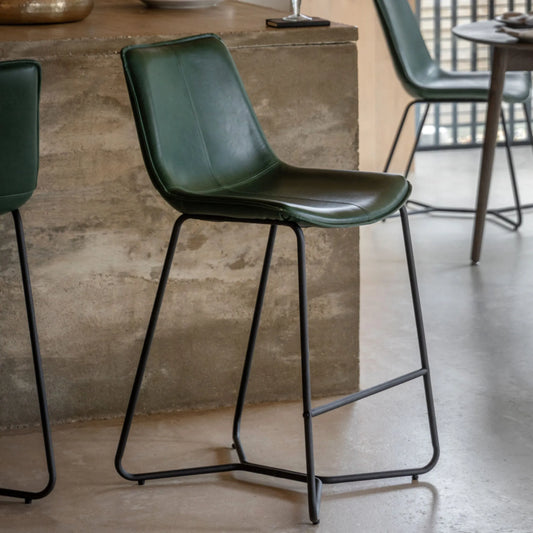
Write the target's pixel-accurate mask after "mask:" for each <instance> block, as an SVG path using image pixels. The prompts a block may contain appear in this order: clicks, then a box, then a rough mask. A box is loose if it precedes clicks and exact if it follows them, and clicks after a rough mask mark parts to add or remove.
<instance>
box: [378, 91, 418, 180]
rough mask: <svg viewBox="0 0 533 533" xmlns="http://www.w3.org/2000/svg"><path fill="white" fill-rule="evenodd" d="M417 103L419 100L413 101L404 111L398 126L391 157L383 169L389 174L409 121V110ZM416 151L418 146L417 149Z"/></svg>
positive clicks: (390, 153)
mask: <svg viewBox="0 0 533 533" xmlns="http://www.w3.org/2000/svg"><path fill="white" fill-rule="evenodd" d="M416 103H417V100H413V101H412V102H410V103H409V104H407V106H406V107H405V109H404V110H403V115H402V118H401V119H400V124H399V125H398V129H397V130H396V134H395V135H394V141H393V142H392V146H391V149H390V152H389V155H388V157H387V162H386V163H385V167H384V168H383V172H388V170H389V167H390V164H391V163H392V158H393V157H394V152H396V147H397V146H398V142H399V141H400V136H401V134H402V130H403V127H404V125H405V121H406V120H407V115H408V114H409V110H410V109H411V107H412V106H413V105H415V104H416ZM414 148H415V149H416V144H415V147H414Z"/></svg>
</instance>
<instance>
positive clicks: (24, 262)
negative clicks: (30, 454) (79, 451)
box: [0, 209, 56, 503]
mask: <svg viewBox="0 0 533 533" xmlns="http://www.w3.org/2000/svg"><path fill="white" fill-rule="evenodd" d="M12 215H13V222H14V224H15V232H16V236H17V247H18V254H19V262H20V271H21V275H22V285H23V287H24V300H25V304H26V314H27V317H28V328H29V332H30V340H31V350H32V357H33V368H34V372H35V382H36V385H37V397H38V400H39V413H40V418H41V429H42V432H43V440H44V448H45V453H46V465H47V469H48V483H47V484H46V486H45V488H44V489H43V490H41V491H39V492H30V491H23V490H14V489H6V488H0V494H1V495H3V496H12V497H15V498H24V500H25V502H26V503H30V502H31V501H32V500H35V499H38V498H44V497H45V496H47V495H48V494H50V492H51V491H52V489H53V488H54V485H55V481H56V470H55V464H54V452H53V448H52V436H51V430H50V418H49V415H48V407H47V402H46V391H45V386H44V376H43V369H42V363H41V353H40V348H39V337H38V334H37V323H36V320H35V309H34V306H33V296H32V290H31V283H30V272H29V268H28V257H27V254H26V244H25V242H24V228H23V225H22V219H21V217H20V213H19V211H18V209H16V210H15V211H12Z"/></svg>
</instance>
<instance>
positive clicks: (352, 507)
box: [0, 149, 533, 533]
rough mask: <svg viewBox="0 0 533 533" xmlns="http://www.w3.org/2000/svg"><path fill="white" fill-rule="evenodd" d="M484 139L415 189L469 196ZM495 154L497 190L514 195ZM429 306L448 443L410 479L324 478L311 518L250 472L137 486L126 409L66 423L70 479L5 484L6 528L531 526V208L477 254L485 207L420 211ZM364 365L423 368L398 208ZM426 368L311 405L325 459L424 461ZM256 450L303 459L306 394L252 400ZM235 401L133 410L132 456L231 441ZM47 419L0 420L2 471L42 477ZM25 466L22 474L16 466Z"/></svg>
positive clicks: (490, 236)
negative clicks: (476, 215)
mask: <svg viewBox="0 0 533 533" xmlns="http://www.w3.org/2000/svg"><path fill="white" fill-rule="evenodd" d="M515 156H516V160H517V163H518V166H519V179H520V180H521V183H522V184H523V190H524V200H525V201H533V175H532V174H531V172H530V171H528V169H531V168H532V167H533V157H532V155H531V152H530V151H529V150H528V149H517V150H515ZM478 160H479V153H478V152H475V151H464V152H438V153H423V154H421V155H419V156H418V157H417V172H416V176H415V177H414V179H413V182H414V185H415V196H416V197H417V198H421V199H429V200H433V199H438V200H439V201H440V202H442V203H455V204H462V205H466V206H468V205H472V203H473V201H474V194H475V181H476V179H475V178H476V176H477V165H478ZM504 168H505V167H502V160H501V154H498V160H497V168H496V173H497V176H496V178H497V179H496V183H495V187H494V195H493V198H494V201H493V203H498V204H500V203H505V202H506V201H507V200H506V198H507V183H506V181H505V179H504V177H505V175H506V174H505V170H504ZM411 229H412V234H413V240H414V246H415V254H416V257H417V265H418V274H419V282H420V292H421V298H422V303H423V306H424V314H425V322H426V329H427V337H428V347H429V353H430V358H431V364H432V375H433V382H434V394H435V398H436V408H437V416H438V422H439V432H440V442H441V459H440V462H439V463H438V464H437V466H436V467H435V469H434V470H432V471H431V472H430V473H428V474H426V475H424V476H421V477H420V480H419V481H418V482H414V483H412V482H411V481H410V479H408V478H401V479H396V480H382V481H371V482H362V483H359V484H357V483H352V484H346V485H337V486H327V487H325V490H324V495H323V501H322V510H321V523H320V525H318V526H311V525H310V524H309V522H308V517H307V510H306V508H307V506H306V500H305V494H304V491H303V487H302V486H300V485H299V484H297V483H292V482H286V481H282V480H275V479H271V478H260V477H259V476H253V475H249V474H243V473H237V474H223V475H220V476H206V477H196V478H194V479H193V478H185V479H182V480H180V481H155V482H147V483H146V485H145V486H137V485H135V484H132V483H130V482H127V481H125V480H123V479H122V478H120V477H119V476H118V475H117V474H116V473H115V471H114V468H113V455H114V451H115V446H116V442H117V439H118V435H119V427H120V424H119V422H118V421H114V420H111V421H98V422H90V423H76V424H71V425H64V426H58V427H55V428H54V445H55V453H56V461H57V469H58V482H57V486H56V488H55V490H54V491H53V493H52V494H51V495H50V496H49V497H47V498H46V499H44V500H40V501H35V502H33V503H32V504H31V505H25V504H24V503H21V502H18V501H14V500H9V499H7V498H6V499H2V500H0V530H1V531H10V532H34V531H35V532H82V531H83V532H85V531H88V532H89V531H90V532H98V531H117V532H118V531H120V532H122V531H124V532H130V531H132V532H137V531H139V532H147V531H154V532H159V531H161V532H165V531H183V532H200V531H227V532H254V531H280V532H300V531H323V532H338V533H343V532H362V533H373V532H376V533H383V532H391V533H403V532H406V533H418V532H469V533H473V532H480V533H485V532H490V533H492V532H502V533H503V532H505V533H510V532H523V533H526V532H532V531H533V505H532V502H533V394H532V393H533V357H532V353H533V312H532V311H531V309H532V305H533V275H532V273H533V212H532V213H531V214H528V215H526V216H525V220H524V224H523V227H522V228H521V229H520V231H519V232H510V231H508V230H507V229H504V228H502V227H501V226H499V225H497V224H494V223H488V224H487V226H486V233H485V241H484V247H483V256H482V261H481V263H480V264H479V265H477V266H471V265H470V262H469V251H470V241H471V230H472V222H471V220H470V219H468V218H465V217H455V218H450V217H442V216H427V215H424V216H417V217H412V219H411ZM361 244H362V254H361V255H362V265H361V271H362V306H361V315H362V319H361V320H362V321H361V371H362V384H363V385H364V386H367V385H372V384H374V383H376V382H378V381H380V380H383V379H388V378H390V377H394V376H395V375H397V374H398V373H403V372H406V371H409V370H413V369H414V368H415V367H416V366H417V362H416V361H417V355H416V344H415V338H414V336H413V330H412V322H413V321H412V314H411V308H410V301H409V290H408V285H407V278H406V275H407V274H406V270H405V262H404V255H403V249H402V242H401V232H400V225H399V221H398V220H397V219H396V220H389V221H387V222H386V223H383V224H379V225H375V226H373V227H369V228H364V229H363V231H362V236H361ZM421 392H422V390H421V384H420V383H418V382H411V383H409V384H407V385H404V386H402V387H400V388H398V389H396V390H394V391H391V392H388V393H386V394H383V395H381V396H382V397H375V398H369V399H366V400H364V401H362V402H360V403H359V404H357V406H350V407H345V408H343V409H341V410H339V411H337V412H335V413H334V414H329V415H324V416H323V417H321V418H318V419H315V420H316V426H315V428H316V429H315V432H316V454H317V463H318V471H319V473H337V472H346V471H358V470H362V469H365V470H366V469H369V468H391V467H392V468H395V467H405V466H411V465H420V464H423V463H424V462H425V461H427V460H428V459H429V455H430V446H429V441H428V435H427V424H426V421H425V413H424V409H423V407H422V394H421ZM243 424H244V425H243V438H244V441H245V443H246V445H247V449H248V450H249V452H248V453H249V459H250V460H253V461H264V462H266V463H273V464H277V465H279V466H281V467H288V468H303V455H302V438H301V434H300V433H301V431H300V430H301V421H300V407H299V406H297V405H292V404H290V405H267V406H260V407H259V406H258V407H253V408H250V409H248V410H247V411H246V414H245V419H244V422H243ZM230 432H231V413H230V412H229V411H227V410H221V411H217V412H201V413H184V414H170V415H160V416H159V415H158V416H151V417H146V418H142V419H139V420H138V421H137V423H136V424H135V426H134V430H133V433H132V441H131V446H130V447H129V448H128V451H127V457H126V460H125V462H126V466H127V467H128V468H130V469H131V470H133V471H135V469H149V468H174V467H178V466H181V465H191V464H193V465H194V464H199V463H210V462H216V461H225V460H227V458H228V457H229V456H231V455H232V453H233V452H232V450H231V448H230V447H229V446H228V445H229V443H230ZM38 450H39V435H36V434H34V433H32V432H31V431H30V432H28V431H23V432H15V433H14V432H9V433H4V434H3V435H2V436H0V454H1V455H0V456H1V457H2V467H1V469H2V476H1V481H0V483H1V484H5V483H7V484H9V483H15V482H17V483H21V484H26V485H28V484H30V485H32V484H33V485H34V486H35V488H37V486H38V485H39V481H38V480H40V479H43V478H42V477H41V474H40V472H41V471H42V457H41V456H40V455H39V453H38ZM18 471H20V472H21V474H19V479H18V481H15V480H16V477H17V474H16V472H18Z"/></svg>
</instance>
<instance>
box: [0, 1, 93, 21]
mask: <svg viewBox="0 0 533 533" xmlns="http://www.w3.org/2000/svg"><path fill="white" fill-rule="evenodd" d="M92 8H93V0H0V24H55V23H59V22H74V21H76V20H82V19H84V18H85V17H86V16H87V15H88V14H89V13H90V12H91V10H92Z"/></svg>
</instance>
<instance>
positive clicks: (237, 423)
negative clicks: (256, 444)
mask: <svg viewBox="0 0 533 533" xmlns="http://www.w3.org/2000/svg"><path fill="white" fill-rule="evenodd" d="M276 232H277V226H275V225H272V226H270V232H269V235H268V243H267V247H266V251H265V259H264V261H263V270H262V272H261V281H260V282H259V288H258V290H257V299H256V302H255V310H254V317H253V320H252V326H251V329H250V336H249V338H248V348H247V350H246V357H245V359H244V366H243V370H242V378H241V384H240V387H239V396H238V398H237V404H236V406H235V415H234V417H233V446H234V448H235V449H236V450H237V454H238V456H239V460H240V461H241V462H245V461H246V455H245V453H244V449H243V447H242V444H241V439H240V429H241V417H242V411H243V409H244V401H245V398H246V390H247V388H248V380H249V378H250V371H251V368H252V359H253V355H254V349H255V341H256V339H257V331H258V330H259V322H260V321H261V309H262V308H263V301H264V299H265V290H266V286H267V281H268V273H269V271H270V263H271V260H272V252H273V250H274V243H275V240H276Z"/></svg>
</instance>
